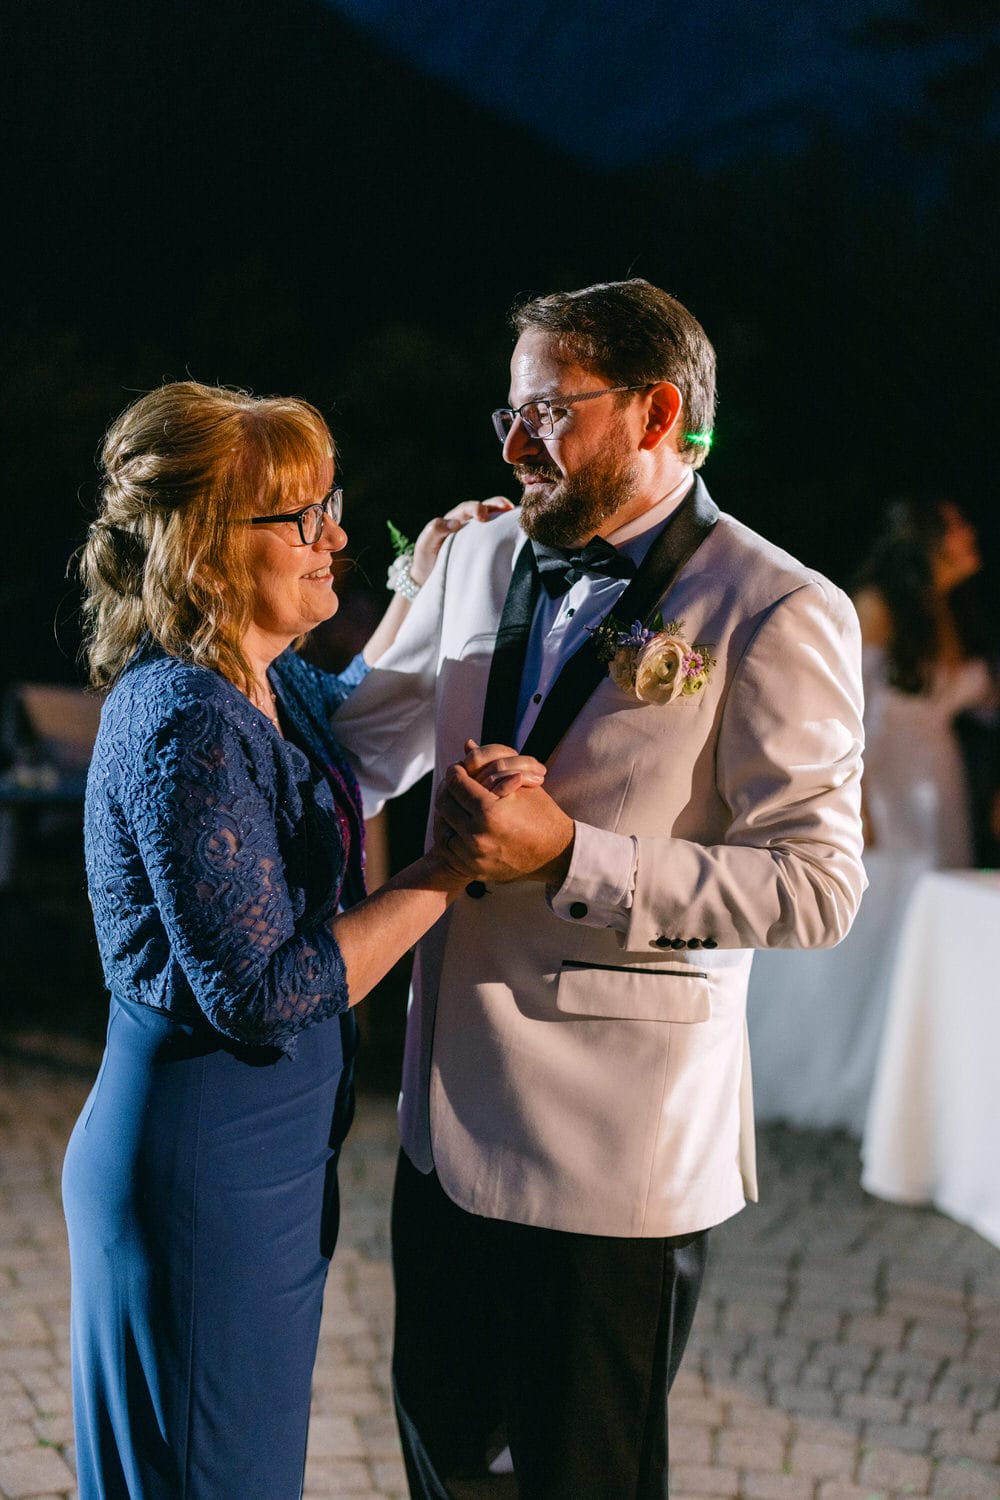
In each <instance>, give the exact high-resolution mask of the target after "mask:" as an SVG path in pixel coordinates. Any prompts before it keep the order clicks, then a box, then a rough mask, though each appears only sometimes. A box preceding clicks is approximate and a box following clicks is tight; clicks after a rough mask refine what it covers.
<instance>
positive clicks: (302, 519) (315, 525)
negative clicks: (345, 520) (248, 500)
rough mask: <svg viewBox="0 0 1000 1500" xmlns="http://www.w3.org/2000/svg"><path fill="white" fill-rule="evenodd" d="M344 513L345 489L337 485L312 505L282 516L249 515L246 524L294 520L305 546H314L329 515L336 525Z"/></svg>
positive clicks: (256, 524) (266, 524)
mask: <svg viewBox="0 0 1000 1500" xmlns="http://www.w3.org/2000/svg"><path fill="white" fill-rule="evenodd" d="M343 514H344V491H343V490H342V489H341V488H340V486H339V485H337V486H335V487H334V489H332V490H331V491H330V493H329V494H328V495H324V496H323V498H322V500H314V501H313V503H312V505H303V507H302V509H301V510H288V511H285V512H284V513H283V514H282V515H280V516H248V517H247V521H246V524H247V525H248V526H270V525H271V523H272V522H274V521H294V522H295V524H296V525H297V526H298V528H299V536H300V537H301V538H302V545H303V547H312V546H313V545H314V544H315V543H316V542H318V541H319V539H320V537H321V536H322V535H323V525H324V523H325V521H326V518H327V516H329V518H330V520H331V521H332V522H333V524H334V525H335V526H339V525H340V518H341V516H342V515H343Z"/></svg>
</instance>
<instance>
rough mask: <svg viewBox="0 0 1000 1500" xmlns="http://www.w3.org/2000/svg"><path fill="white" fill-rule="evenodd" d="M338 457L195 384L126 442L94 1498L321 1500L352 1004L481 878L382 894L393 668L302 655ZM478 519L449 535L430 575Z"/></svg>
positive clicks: (107, 850) (92, 556)
mask: <svg viewBox="0 0 1000 1500" xmlns="http://www.w3.org/2000/svg"><path fill="white" fill-rule="evenodd" d="M334 459H335V452H334V445H333V441H332V439H331V436H330V433H329V430H328V428H327V425H326V423H325V421H324V419H323V418H322V416H321V415H320V413H319V412H318V411H316V410H315V408H313V407H311V406H309V405H307V404H306V403H305V402H302V401H297V400H291V399H283V398H270V399H255V398H253V397H251V396H248V395H246V394H245V393H242V392H239V391H233V390H228V389H222V388H218V387H210V386H204V385H199V384H197V383H195V382H193V381H184V382H177V383H172V384H169V385H166V386H164V387H163V388H161V389H159V390H156V391H153V392H151V393H149V394H148V395H145V396H143V397H141V398H140V399H139V400H137V401H136V402H134V403H133V405H132V406H130V407H129V408H128V410H126V411H125V412H124V413H123V414H122V416H121V417H119V418H118V420H117V421H116V422H115V423H114V424H113V425H112V427H111V428H110V430H109V432H108V434H107V437H106V439H105V442H104V446H103V451H102V456H101V463H102V471H103V472H102V487H101V501H100V510H99V514H98V517H97V519H96V520H95V522H94V524H93V525H92V527H91V528H90V533H89V537H88V541H87V543H86V546H85V548H84V551H83V556H82V566H81V571H82V577H83V582H84V585H85V593H86V598H85V615H86V619H87V622H88V626H89V641H88V658H89V666H90V673H91V680H92V682H93V683H94V684H95V685H96V686H100V687H107V688H109V689H110V692H109V694H108V698H107V701H106V703H105V705H104V708H103V712H102V716H101V726H100V731H99V733H98V737H97V742H96V745H95V748H94V753H93V758H92V761H91V767H90V775H89V781H88V789H87V801H86V814H85V842H86V859H87V874H88V885H89V893H90V898H91V902H92V905H93V912H94V923H95V927H96V931H97V939H98V945H99V948H100V953H101V959H102V963H103V967H104V973H105V978H106V982H107V985H108V988H109V990H110V991H111V1012H110V1021H109V1026H108V1039H107V1046H106V1049H105V1053H104V1057H103V1060H102V1063H101V1068H100V1072H99V1074H98V1078H97V1081H96V1083H95V1085H94V1088H93V1090H92V1092H91V1094H90V1097H89V1098H88V1100H87V1102H86V1104H85V1106H84V1109H83V1112H82V1114H81V1116H80V1119H79V1121H78V1123H77V1125H76V1128H75V1130H74V1132H73V1135H72V1138H71V1140H70V1143H69V1147H68V1150H67V1154H66V1160H65V1167H64V1177H63V1198H64V1205H65V1212H66V1220H67V1225H68V1229H69V1241H70V1256H71V1267H72V1311H71V1331H72V1367H73V1404H74V1415H75V1425H76V1459H77V1468H78V1479H79V1493H80V1497H81V1500H177V1497H179V1496H181V1495H183V1496H185V1497H188V1500H298V1496H299V1495H300V1493H301V1487H302V1477H303V1469H304V1463H305V1449H306V1434H307V1426H308V1416H309V1400H310V1387H311V1378H312V1369H313V1363H314V1360H315V1353H316V1344H317V1337H318V1332H319V1322H320V1312H321V1303H322V1295H323V1287H324V1282H325V1278H326V1271H327V1265H328V1261H329V1257H330V1255H331V1254H332V1251H333V1247H334V1243H335V1240H336V1236H337V1226H338V1193H337V1175H336V1169H337V1159H338V1154H339V1151H340V1147H341V1143H342V1141H343V1139H344V1136H345V1133H346V1131H347V1129H348V1126H349V1124H350V1119H351V1114H352V1103H353V1094H352V1066H353V1058H354V1053H355V1046H356V1027H355V1021H354V1016H353V1012H352V1007H353V1006H355V1005H356V1004H357V1003H358V1002H359V1001H360V1000H361V999H362V998H363V997H364V996H365V995H366V994H367V993H368V992H369V990H370V989H371V988H372V986H373V985H374V984H375V983H377V981H378V980H379V979H380V978H381V977H382V976H383V975H384V974H385V973H386V971H387V970H388V968H389V967H390V966H391V965H392V964H393V963H394V962H395V961H396V960H397V959H398V958H399V957H400V956H401V955H402V954H403V953H404V952H405V951H406V950H407V949H408V948H409V947H410V946H411V944H412V943H413V942H414V941H415V940H416V939H417V938H418V937H419V936H420V935H421V934H422V933H424V932H425V931H426V930H427V929H428V928H429V927H430V926H431V925H432V924H433V923H434V922H435V921H436V920H437V919H438V918H439V917H440V916H441V914H442V913H443V912H444V911H445V910H446V908H447V907H448V905H449V904H450V903H451V901H452V899H453V898H454V897H455V895H456V894H457V893H458V892H459V891H460V890H462V889H463V888H464V886H465V884H466V882H467V881H468V879H469V878H470V876H472V875H474V874H475V872H476V865H475V861H474V860H467V861H466V862H465V863H464V864H462V865H460V866H459V865H458V863H457V860H456V858H455V857H454V856H453V857H451V858H450V859H449V860H446V859H445V858H444V857H442V853H441V850H440V849H439V847H437V846H434V847H432V848H430V849H429V850H428V852H427V854H426V855H425V856H423V857H422V858H421V859H420V860H418V861H417V862H416V863H414V864H412V865H410V866H409V867H408V868H407V869H405V870H404V871H402V872H401V873H400V874H399V875H397V876H395V877H394V878H393V879H392V880H390V881H389V882H388V883H387V884H386V885H384V886H383V887H382V888H381V889H380V890H379V891H377V892H376V893H375V894H374V895H372V896H369V897H367V898H366V897H365V890H364V877H363V866H362V841H363V833H362V821H361V819H362V814H361V804H360V799H359V795H358V791H357V785H356V782H355V780H354V776H353V774H352V772H351V770H350V768H349V766H348V764H347V762H346V761H345V760H344V758H343V756H342V755H341V753H340V750H339V748H338V746H337V744H336V741H335V739H334V738H333V737H332V735H331V733H330V730H329V715H330V711H331V709H332V708H333V707H334V706H335V705H337V704H338V703H340V702H341V701H342V700H343V699H344V698H345V696H346V695H347V694H348V693H349V692H350V691H351V689H352V687H354V686H355V685H356V684H357V683H358V682H359V681H360V680H361V678H362V677H363V676H364V675H365V672H366V670H367V666H366V663H365V662H364V661H363V660H361V659H357V660H355V661H354V662H352V664H351V665H350V666H349V667H348V668H347V670H346V671H345V672H344V673H342V674H340V675H339V676H333V675H331V674H328V673H324V672H322V671H320V670H319V669H318V668H316V667H313V666H310V665H308V664H307V663H306V662H305V661H304V660H303V659H302V657H300V656H299V655H297V654H296V652H295V650H294V647H293V643H294V642H297V641H298V640H299V639H300V637H302V636H303V635H304V634H306V633H307V632H308V631H310V630H311V629H313V628H314V627H315V626H317V625H318V624H320V623H321V622H322V621H324V620H326V619H328V618H329V617H330V616H331V615H332V614H333V613H334V611H335V610H336V609H337V607H338V600H337V595H336V593H335V591H334V588H333V575H332V571H331V563H332V561H333V559H334V558H335V556H336V555H337V554H338V553H339V552H341V550H342V549H343V548H344V546H345V545H346V542H347V537H346V533H345V532H344V530H343V527H342V526H341V508H342V500H343V495H342V491H341V488H340V486H339V483H338V481H337V479H336V476H335V472H334ZM473 513H477V508H476V507H467V508H459V514H458V515H455V516H453V517H452V518H450V520H449V519H442V520H441V521H439V522H434V523H431V525H430V526H429V527H428V528H425V531H424V533H422V538H421V542H422V544H420V545H418V548H417V549H416V551H415V553H414V556H413V559H412V562H411V565H410V566H411V570H412V572H413V573H414V574H416V576H417V578H418V580H419V579H421V578H422V577H425V576H426V575H427V574H428V573H429V572H430V570H431V567H432V565H433V559H434V554H435V552H436V550H437V548H438V547H439V546H440V543H441V541H442V540H443V538H444V537H445V536H446V535H447V534H448V533H449V531H450V530H452V529H454V527H455V526H459V525H461V524H462V521H463V520H464V519H466V518H467V516H468V515H470V514H473ZM406 608H407V601H406V600H404V599H396V600H394V601H393V603H392V605H391V606H390V611H389V616H388V619H387V620H386V621H385V622H383V625H382V626H381V627H380V628H379V630H378V631H376V636H375V638H373V643H370V651H371V654H372V655H377V654H378V652H379V650H381V649H382V647H383V646H384V645H386V644H387V643H388V642H389V641H390V640H391V639H392V636H393V635H394V633H395V629H396V626H397V625H398V623H399V620H400V619H401V618H402V616H403V615H404V614H405V612H406ZM519 764H520V765H524V764H525V763H519V762H517V761H516V760H515V761H512V762H511V766H510V769H511V770H512V771H516V769H517V768H518V765H519ZM536 769H537V772H538V774H537V776H536V777H535V780H536V781H537V780H540V778H541V775H542V774H543V772H542V770H541V768H536ZM491 783H492V785H493V788H494V790H493V791H492V792H491V793H490V795H491V796H496V795H498V794H499V793H500V792H501V791H507V790H516V789H517V787H518V786H520V785H521V784H522V783H521V779H520V778H519V777H518V776H517V775H516V774H514V775H512V776H509V777H507V778H506V779H504V778H500V779H499V780H498V779H497V778H496V774H495V773H494V775H493V776H491Z"/></svg>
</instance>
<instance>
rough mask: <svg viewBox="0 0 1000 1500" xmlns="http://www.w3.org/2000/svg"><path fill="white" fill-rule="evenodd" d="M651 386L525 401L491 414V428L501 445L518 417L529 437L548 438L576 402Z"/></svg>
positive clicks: (609, 388) (648, 383) (616, 387)
mask: <svg viewBox="0 0 1000 1500" xmlns="http://www.w3.org/2000/svg"><path fill="white" fill-rule="evenodd" d="M653 384H655V382H654V381H646V383H645V384H644V385H608V386H602V387H601V389H600V390H599V391H581V392H580V393H579V394H578V395H575V396H550V397H549V398H548V399H547V400H545V401H526V402H525V403H524V405H523V406H500V407H498V408H497V410H496V411H495V412H494V413H493V427H494V430H495V431H496V435H497V437H498V438H499V439H500V441H501V443H504V442H506V441H507V434H508V433H509V432H510V429H511V428H512V427H513V425H514V423H515V421H516V420H517V418H518V417H520V418H521V421H522V422H523V423H524V426H525V428H526V429H527V431H528V433H529V434H530V436H531V437H536V438H548V437H551V436H552V434H553V433H554V432H555V430H556V423H557V422H561V421H562V419H563V417H564V416H565V415H566V411H567V409H568V408H569V407H571V406H575V405H576V403H577V402H578V401H596V399H597V397H598V396H616V395H618V394H619V392H621V391H648V390H649V387H650V386H651V385H653Z"/></svg>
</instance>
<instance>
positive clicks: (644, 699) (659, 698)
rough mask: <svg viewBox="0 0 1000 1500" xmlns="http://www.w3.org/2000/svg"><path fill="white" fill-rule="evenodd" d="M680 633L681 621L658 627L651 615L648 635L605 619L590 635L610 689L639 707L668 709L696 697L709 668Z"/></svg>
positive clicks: (703, 654) (701, 649)
mask: <svg viewBox="0 0 1000 1500" xmlns="http://www.w3.org/2000/svg"><path fill="white" fill-rule="evenodd" d="M683 628H684V621H683V620H668V621H667V623H666V624H664V623H663V619H662V616H660V615H657V617H656V620H655V622H654V628H652V629H649V628H647V627H646V626H645V625H643V623H642V621H641V620H636V621H634V622H633V625H632V628H631V630H626V629H625V628H624V627H623V626H622V624H621V621H620V620H616V619H615V617H614V615H608V617H607V619H606V620H603V621H602V622H601V624H600V625H598V626H596V627H595V628H594V629H593V630H592V631H591V634H592V635H593V637H594V647H595V649H596V651H597V654H598V656H599V657H600V658H601V660H602V661H606V662H607V663H608V676H609V677H610V678H611V681H612V682H613V683H614V684H615V686H616V687H620V688H621V689H622V690H623V692H626V693H631V694H632V695H633V696H634V697H636V698H638V699H639V702H640V703H672V702H673V701H674V699H675V698H691V697H693V696H694V694H695V693H700V692H701V690H702V688H703V687H704V686H705V684H706V682H708V679H709V677H710V676H711V672H712V668H713V667H714V666H715V657H714V656H712V654H711V650H710V648H709V647H708V646H706V645H704V644H703V643H702V642H698V643H697V644H696V645H693V646H692V645H691V643H690V642H689V641H687V640H685V638H684V636H683V635H682V634H681V631H682V630H683Z"/></svg>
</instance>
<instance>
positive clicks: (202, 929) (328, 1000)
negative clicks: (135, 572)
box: [127, 698, 348, 1051]
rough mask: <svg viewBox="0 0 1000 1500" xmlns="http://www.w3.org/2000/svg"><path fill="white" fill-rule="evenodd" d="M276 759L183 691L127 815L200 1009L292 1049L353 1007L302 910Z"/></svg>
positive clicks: (325, 934) (231, 1032) (147, 750)
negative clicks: (283, 839) (262, 759)
mask: <svg viewBox="0 0 1000 1500" xmlns="http://www.w3.org/2000/svg"><path fill="white" fill-rule="evenodd" d="M267 771H268V768H266V767H262V766H261V765H259V764H257V763H255V760H254V757H253V755H252V754H251V751H250V747H249V746H248V744H247V742H246V741H245V739H244V737H243V736H242V735H241V734H240V732H239V730H238V728H237V727H236V726H235V725H234V723H233V721H232V718H231V717H230V716H227V715H226V713H225V712H224V711H223V710H221V709H220V707H219V705H218V704H217V703H215V702H213V701H212V700H211V699H205V698H203V699H201V700H194V701H191V700H186V701H183V702H180V703H178V704H177V705H175V707H174V708H173V710H172V711H171V712H170V713H168V714H167V715H166V716H165V717H164V719H163V721H162V722H161V723H160V724H159V725H158V726H157V728H156V730H155V732H154V733H153V734H152V736H151V737H150V738H149V739H148V740H147V741H146V743H145V746H144V750H143V753H142V755H141V756H140V757H139V758H138V763H137V764H136V766H135V769H134V774H133V777H132V793H131V799H130V801H131V805H130V807H129V808H128V810H127V815H128V818H129V822H130V825H131V830H132V836H133V838H134V840H135V843H136V846H137V848H138V851H139V854H140V856H141V859H142V861H143V865H144V868H145V871H146V875H147V878H148V880H149V883H150V886H151V888H152V894H153V899H154V901H155V903H156V909H157V912H158V914H159V917H160V920H161V921H162V923H163V926H164V929H165V931H166V935H167V939H168V941H169V944H170V951H171V957H172V960H173V962H175V963H177V964H179V965H180V968H181V969H182V971H183V974H184V977H185V979H186V980H187V983H188V985H189V986H190V989H191V992H192V994H193V995H194V997H195V1000H196V1001H197V1003H198V1005H199V1007H200V1008H201V1010H202V1011H203V1012H204V1013H205V1015H206V1016H207V1018H208V1020H209V1021H210V1022H211V1023H212V1025H213V1026H214V1027H216V1029H217V1030H219V1031H221V1032H223V1033H225V1034H226V1035H227V1036H231V1037H234V1038H236V1039H237V1040H239V1041H243V1042H248V1043H252V1044H255V1045H263V1044H273V1045H276V1046H280V1047H283V1048H284V1049H285V1050H286V1051H292V1050H294V1047H293V1046H292V1045H289V1044H290V1042H291V1039H292V1038H294V1036H295V1035H296V1033H298V1032H299V1031H301V1030H303V1029H304V1028H305V1027H306V1026H309V1025H312V1024H313V1023H315V1022H317V1021H322V1020H324V1019H325V1018H326V1017H327V1016H330V1015H335V1014H337V1013H338V1012H340V1011H343V1010H346V1009H347V1005H348V992H347V976H346V972H345V968H344V961H343V958H342V956H341V953H340V949H339V947H338V946H337V943H336V941H335V939H334V938H333V936H332V934H331V933H330V931H329V928H328V927H327V925H326V923H325V922H324V921H322V920H315V917H314V919H313V920H312V921H311V923H309V924H305V923H304V922H303V921H302V920H301V919H297V918H296V912H295V901H294V897H293V894H292V892H291V891H290V890H289V887H288V884H287V881H286V878H285V870H284V865H283V861H282V857H281V853H280V850H279V845H278V836H277V829H276V826H275V813H274V806H273V801H274V794H273V792H272V791H271V790H270V781H269V777H268V774H267Z"/></svg>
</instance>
